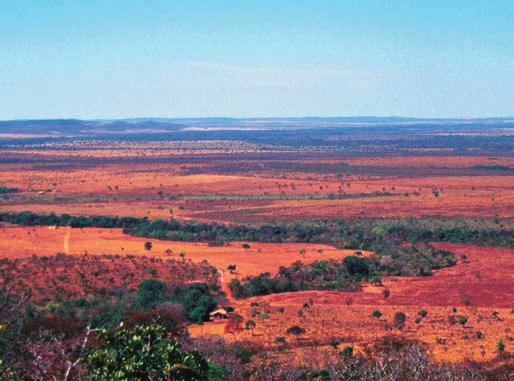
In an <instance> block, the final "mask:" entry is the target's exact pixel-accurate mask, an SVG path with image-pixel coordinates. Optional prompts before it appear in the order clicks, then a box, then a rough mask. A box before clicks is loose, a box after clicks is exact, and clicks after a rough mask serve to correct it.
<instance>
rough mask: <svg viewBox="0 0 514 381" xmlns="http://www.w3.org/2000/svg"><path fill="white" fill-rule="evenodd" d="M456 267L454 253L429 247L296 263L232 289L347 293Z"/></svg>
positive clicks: (245, 293)
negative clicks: (362, 286) (364, 282)
mask: <svg viewBox="0 0 514 381" xmlns="http://www.w3.org/2000/svg"><path fill="white" fill-rule="evenodd" d="M453 264H455V258H454V256H453V254H452V253H451V252H448V251H446V250H437V249H434V248H433V247H431V246H429V245H417V246H406V247H398V248H397V249H396V250H391V251H388V250H384V251H382V252H381V253H380V254H378V255H376V256H373V257H369V258H366V257H363V256H348V257H346V258H344V260H342V261H335V260H322V261H316V262H314V263H312V264H304V263H302V262H299V261H298V262H295V263H293V264H292V265H291V266H289V267H281V268H280V269H279V271H278V273H277V274H276V275H275V276H274V277H271V275H270V274H269V273H264V274H260V275H257V276H250V277H248V278H246V279H244V280H243V281H242V282H241V281H239V280H237V279H233V280H232V281H231V283H230V288H231V289H232V292H233V294H234V296H235V297H236V298H241V297H250V296H256V295H267V294H272V293H280V292H290V291H305V290H320V289H321V290H346V291H354V290H358V289H359V288H360V285H359V282H360V281H361V280H368V281H371V282H377V283H378V282H380V278H381V276H383V275H418V276H426V275H431V273H432V269H437V268H442V267H446V266H451V265H453Z"/></svg>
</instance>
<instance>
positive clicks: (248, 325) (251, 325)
mask: <svg viewBox="0 0 514 381" xmlns="http://www.w3.org/2000/svg"><path fill="white" fill-rule="evenodd" d="M256 326H257V324H256V323H255V322H254V321H253V320H248V321H247V322H246V323H245V328H246V329H249V330H251V331H252V336H253V330H254V329H255V327H256Z"/></svg>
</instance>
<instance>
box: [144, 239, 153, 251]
mask: <svg viewBox="0 0 514 381" xmlns="http://www.w3.org/2000/svg"><path fill="white" fill-rule="evenodd" d="M152 247H153V244H152V243H151V242H150V241H146V242H145V250H148V251H150V250H152Z"/></svg>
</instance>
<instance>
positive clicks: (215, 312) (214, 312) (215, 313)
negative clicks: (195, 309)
mask: <svg viewBox="0 0 514 381" xmlns="http://www.w3.org/2000/svg"><path fill="white" fill-rule="evenodd" d="M226 314H228V312H227V310H226V309H224V308H219V309H217V310H216V311H212V312H211V313H210V314H209V315H210V316H214V315H226Z"/></svg>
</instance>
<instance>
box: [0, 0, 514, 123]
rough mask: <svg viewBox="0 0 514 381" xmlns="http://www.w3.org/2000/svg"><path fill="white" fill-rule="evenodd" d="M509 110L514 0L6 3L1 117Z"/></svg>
mask: <svg viewBox="0 0 514 381" xmlns="http://www.w3.org/2000/svg"><path fill="white" fill-rule="evenodd" d="M358 115H377V116H387V115H402V116H414V117H489V116H514V0H505V1H500V0H487V1H482V0H430V1H428V0H427V1H424V0H403V1H394V0H377V1H371V0H369V1H368V0H359V1H357V0H355V1H350V0H335V1H331V0H316V1H302V0H280V1H276V0H275V1H268V0H260V1H245V0H241V1H226V0H225V1H210V0H203V1H196V0H183V1H173V0H145V1H131V0H123V1H121V0H110V1H109V0H104V1H98V0H76V1H65V0H62V1H56V0H55V1H54V0H20V1H7V0H6V1H0V119H3V120H6V119H35V118H83V119H92V118H128V117H208V116H226V117H264V116H268V117H280V116H358Z"/></svg>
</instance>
